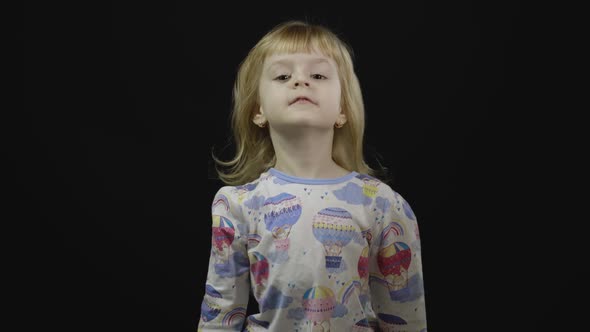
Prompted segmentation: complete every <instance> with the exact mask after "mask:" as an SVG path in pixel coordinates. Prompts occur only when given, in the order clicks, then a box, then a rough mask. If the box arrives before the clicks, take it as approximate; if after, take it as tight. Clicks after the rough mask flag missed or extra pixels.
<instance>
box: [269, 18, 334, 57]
mask: <svg viewBox="0 0 590 332" xmlns="http://www.w3.org/2000/svg"><path fill="white" fill-rule="evenodd" d="M260 46H262V47H261V51H262V56H263V58H266V57H268V56H271V55H279V54H291V53H313V52H319V53H321V54H322V55H324V56H327V57H330V58H332V59H333V60H334V61H336V63H342V60H343V59H342V56H341V54H342V53H341V50H340V44H339V43H338V41H337V39H336V37H335V36H332V35H331V34H330V33H329V32H326V31H323V30H321V29H317V28H313V27H309V26H303V25H300V26H291V27H289V28H288V29H283V30H280V31H277V32H276V34H275V35H274V36H272V38H270V39H269V40H267V42H266V43H264V44H263V45H260Z"/></svg>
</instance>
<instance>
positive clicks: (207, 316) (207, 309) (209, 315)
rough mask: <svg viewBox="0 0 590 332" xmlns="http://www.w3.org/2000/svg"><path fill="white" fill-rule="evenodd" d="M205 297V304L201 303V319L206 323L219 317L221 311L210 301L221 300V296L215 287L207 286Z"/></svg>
mask: <svg viewBox="0 0 590 332" xmlns="http://www.w3.org/2000/svg"><path fill="white" fill-rule="evenodd" d="M205 295H206V296H205V298H204V299H203V302H201V318H202V320H203V321H204V322H209V321H212V320H213V319H215V318H216V317H217V316H218V315H219V313H220V312H221V309H220V308H219V306H218V305H216V304H214V303H211V302H210V301H209V300H208V299H209V298H210V299H221V294H220V293H219V292H218V291H217V290H216V289H215V288H213V286H211V285H209V284H207V285H205Z"/></svg>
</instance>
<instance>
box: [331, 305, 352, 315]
mask: <svg viewBox="0 0 590 332" xmlns="http://www.w3.org/2000/svg"><path fill="white" fill-rule="evenodd" d="M347 313H348V309H347V308H346V306H345V305H343V304H342V303H336V307H334V311H332V317H344V315H346V314H347Z"/></svg>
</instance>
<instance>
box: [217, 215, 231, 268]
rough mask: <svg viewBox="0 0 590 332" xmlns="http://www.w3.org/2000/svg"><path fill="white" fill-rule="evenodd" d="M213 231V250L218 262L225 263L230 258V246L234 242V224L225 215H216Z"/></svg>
mask: <svg viewBox="0 0 590 332" xmlns="http://www.w3.org/2000/svg"><path fill="white" fill-rule="evenodd" d="M212 231H213V239H212V242H213V243H212V250H213V251H214V252H215V258H216V260H217V261H218V263H219V264H224V263H225V262H227V260H228V259H229V255H230V252H229V251H230V247H231V245H232V243H233V242H234V235H235V228H234V224H233V223H232V222H231V220H229V219H227V218H226V217H224V216H219V215H214V216H213V225H212Z"/></svg>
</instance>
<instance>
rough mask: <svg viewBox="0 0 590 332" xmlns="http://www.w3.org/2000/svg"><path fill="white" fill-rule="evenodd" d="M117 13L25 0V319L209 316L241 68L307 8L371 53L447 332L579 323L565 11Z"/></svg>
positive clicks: (375, 92)
mask: <svg viewBox="0 0 590 332" xmlns="http://www.w3.org/2000/svg"><path fill="white" fill-rule="evenodd" d="M101 5H102V7H99V6H98V5H97V7H93V5H90V4H84V5H80V4H78V5H74V6H70V5H68V6H66V5H59V6H56V5H55V4H51V5H43V6H37V5H25V15H24V30H23V32H22V33H19V34H18V38H19V40H20V41H22V43H23V44H24V49H23V50H24V53H23V92H24V111H25V112H24V113H23V115H24V121H23V122H20V123H22V124H23V129H22V130H19V135H18V136H16V137H17V138H18V139H16V140H11V141H8V143H10V144H9V145H10V152H11V153H14V157H11V159H10V160H11V162H12V165H13V166H14V172H13V175H14V176H11V179H12V178H13V179H14V180H15V182H16V184H17V191H15V194H14V195H12V196H13V197H16V198H17V200H16V203H15V204H12V203H9V205H10V206H9V207H12V208H14V209H15V210H16V211H17V213H16V214H11V215H12V217H11V224H14V225H18V226H20V227H21V228H22V229H21V231H20V232H19V235H23V241H19V242H18V244H17V245H16V246H15V247H13V248H14V249H12V251H11V252H16V253H19V254H22V255H23V259H15V262H16V263H17V265H16V267H15V269H14V270H12V271H15V272H16V273H15V274H14V275H15V276H16V278H17V279H18V281H21V282H24V287H23V288H19V300H21V301H22V304H23V305H25V308H26V309H25V310H26V311H25V315H26V317H25V318H24V320H21V323H23V322H24V323H25V324H26V325H28V326H31V328H33V327H34V328H35V329H40V328H42V329H44V330H45V329H47V330H61V331H65V330H67V331H70V330H71V331H99V330H100V331H145V330H154V331H191V330H194V328H195V325H196V323H197V322H198V319H199V314H200V305H201V301H202V297H203V294H204V286H205V278H206V273H207V264H208V259H209V250H210V244H211V243H210V231H211V228H210V225H211V221H210V215H209V214H210V204H211V201H212V199H213V195H214V193H215V192H216V191H217V189H219V187H220V186H221V185H222V184H221V182H219V181H218V180H216V179H214V178H212V176H213V175H214V172H213V165H212V159H211V157H210V154H211V150H212V149H213V148H215V151H217V152H220V154H221V155H222V156H224V157H226V158H228V157H229V156H230V153H231V147H229V148H228V149H225V150H224V149H223V148H224V147H225V146H226V144H227V143H228V142H230V141H229V140H228V137H229V134H230V132H229V117H228V115H229V110H230V108H231V89H232V84H233V81H234V78H235V73H236V71H237V67H238V64H239V62H240V61H241V60H242V59H243V58H244V57H245V56H246V54H247V52H248V50H249V49H250V47H252V46H253V45H254V44H255V43H256V41H257V40H258V39H259V38H260V37H262V35H263V34H264V33H265V32H266V31H268V30H269V29H271V28H272V27H273V26H274V25H275V24H278V23H280V22H282V21H284V20H287V19H303V20H308V21H311V22H313V23H320V24H325V25H327V26H328V27H330V28H332V29H333V30H334V31H335V32H336V33H338V34H339V35H340V36H341V37H342V38H343V39H344V40H345V41H346V42H347V43H349V44H350V45H351V46H352V48H353V50H354V51H355V65H356V70H357V74H358V76H359V79H360V81H361V87H362V89H363V93H364V98H365V104H366V110H367V130H366V133H367V136H366V146H367V147H366V152H367V161H368V162H369V164H371V165H373V166H374V165H375V163H376V162H377V160H378V161H379V162H381V163H382V164H384V165H385V166H387V167H389V169H390V172H391V173H390V174H391V175H392V176H393V178H394V181H393V183H392V187H393V188H394V189H395V190H396V191H398V192H399V193H401V194H402V195H403V196H404V197H405V198H406V199H407V200H408V201H409V202H410V204H411V205H412V208H413V210H414V212H415V213H416V215H417V217H418V220H419V224H420V229H421V236H422V255H423V257H422V259H423V264H424V281H425V287H426V303H427V314H428V320H429V330H430V331H451V330H452V331H474V330H476V331H496V330H502V331H523V330H526V331H540V330H547V331H549V330H556V331H560V330H567V329H568V328H573V327H575V326H576V323H577V322H578V321H579V320H580V316H579V315H580V314H581V309H580V307H579V306H577V305H575V304H573V303H572V302H571V301H572V300H573V299H576V298H578V297H579V295H578V293H577V292H578V284H579V282H581V276H580V269H581V268H582V266H583V265H584V264H580V263H579V262H580V261H578V260H577V258H576V256H575V255H576V253H577V252H578V251H579V250H580V249H581V244H580V242H578V241H577V240H576V233H578V232H577V231H576V230H575V227H574V226H573V225H572V222H573V221H572V220H571V219H570V217H569V216H567V215H566V212H567V210H568V209H569V208H568V205H567V204H568V202H569V201H570V197H569V196H571V195H572V194H570V193H569V192H568V191H564V190H559V189H557V187H558V184H560V182H562V181H563V180H562V179H563V178H565V177H566V175H567V174H564V173H568V172H569V169H567V168H566V169H565V170H562V169H559V170H558V169H557V168H556V167H557V165H558V164H561V163H562V162H561V161H562V160H564V159H562V158H563V154H565V153H564V151H565V148H564V145H563V144H562V143H561V142H560V141H559V138H561V137H563V136H564V135H566V134H564V133H563V132H566V130H562V129H563V128H561V127H560V126H561V121H560V116H559V114H560V111H561V110H563V108H564V107H557V105H559V104H560V103H562V101H563V100H562V98H561V96H560V95H559V94H558V93H556V92H557V91H558V89H559V86H560V84H561V83H560V82H558V81H555V80H553V75H554V72H555V68H556V65H555V58H554V54H556V53H558V52H556V51H555V50H556V49H558V48H559V45H558V44H556V39H554V38H553V37H554V36H553V34H552V31H553V27H554V25H555V23H554V21H552V19H551V16H548V19H546V20H545V19H543V20H537V17H538V16H536V13H535V12H534V11H533V10H532V9H531V8H529V7H527V6H525V5H524V4H522V3H519V2H517V1H513V2H510V3H509V4H508V5H505V4H504V5H500V4H496V3H493V4H490V5H481V4H479V2H475V1H474V2H444V3H439V2H437V3H425V2H420V1H413V2H412V4H410V5H407V4H404V5H396V4H393V5H391V7H389V6H388V8H385V6H379V7H375V6H373V5H369V4H368V3H367V4H362V5H360V6H359V5H355V6H352V5H351V6H343V5H338V6H337V7H334V6H325V7H324V8H320V7H319V6H318V5H317V4H316V5H314V6H313V7H309V6H307V5H305V4H303V3H290V4H288V6H286V5H282V6H279V5H276V4H275V5H272V6H267V7H260V8H253V7H250V6H245V5H244V6H236V5H234V4H229V3H224V4H218V6H217V7H219V8H213V7H209V8H208V9H205V8H204V7H202V6H201V5H196V4H178V3H172V2H170V3H164V2H162V3H161V4H152V3H150V4H146V3H143V4H135V5H130V4H118V3H110V4H106V5H105V4H101ZM552 36H553V37H552ZM221 151H223V152H221ZM7 215H9V214H7ZM19 303H21V302H19ZM251 305H252V307H249V308H248V310H249V313H251V312H252V310H256V307H255V305H254V304H253V303H251Z"/></svg>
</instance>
